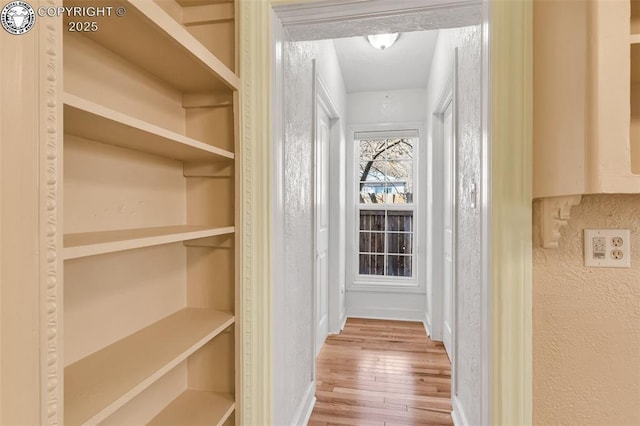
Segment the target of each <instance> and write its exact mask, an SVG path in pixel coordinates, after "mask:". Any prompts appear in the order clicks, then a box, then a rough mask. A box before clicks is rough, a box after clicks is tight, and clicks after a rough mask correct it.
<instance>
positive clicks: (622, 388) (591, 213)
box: [533, 195, 640, 425]
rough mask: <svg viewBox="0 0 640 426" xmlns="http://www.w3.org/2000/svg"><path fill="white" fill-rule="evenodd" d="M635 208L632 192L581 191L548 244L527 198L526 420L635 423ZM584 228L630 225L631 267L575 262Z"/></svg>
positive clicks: (638, 353) (638, 349) (639, 398)
mask: <svg viewBox="0 0 640 426" xmlns="http://www.w3.org/2000/svg"><path fill="white" fill-rule="evenodd" d="M638 212H640V195H591V196H585V197H583V201H582V203H580V204H579V205H578V206H576V207H574V208H573V209H572V210H571V220H570V221H569V224H568V225H567V227H566V228H564V229H563V230H562V232H561V234H562V237H561V238H560V241H559V248H558V249H557V250H555V249H543V248H541V243H540V241H541V236H540V225H539V224H540V216H539V205H538V204H537V203H535V204H534V252H533V255H534V256H533V262H534V263H533V274H534V275H533V278H534V287H533V304H534V305H533V306H534V308H533V348H534V349H533V397H534V401H533V410H534V413H533V415H534V424H538V425H559V424H562V425H638V424H640V219H639V216H638ZM585 228H630V229H631V265H632V267H631V268H630V269H610V268H586V267H585V266H583V237H582V235H583V229H585Z"/></svg>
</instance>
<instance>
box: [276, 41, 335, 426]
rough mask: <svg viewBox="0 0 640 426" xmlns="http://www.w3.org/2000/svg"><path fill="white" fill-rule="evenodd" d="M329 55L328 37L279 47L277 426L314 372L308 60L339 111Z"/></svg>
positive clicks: (287, 420)
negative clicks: (281, 118)
mask: <svg viewBox="0 0 640 426" xmlns="http://www.w3.org/2000/svg"><path fill="white" fill-rule="evenodd" d="M335 55H336V54H335V50H334V48H333V43H332V42H299V43H297V42H290V41H289V42H286V43H285V47H284V64H283V68H284V74H285V78H284V118H285V123H284V126H285V127H284V147H283V151H284V183H283V185H284V209H283V211H282V212H280V214H282V215H284V233H285V234H284V237H283V239H284V252H283V253H275V256H276V257H277V258H276V261H280V262H281V264H282V265H283V266H284V270H283V277H282V278H283V279H282V280H280V281H278V282H275V283H274V291H273V305H274V336H273V345H274V378H273V380H274V393H273V407H274V410H273V413H274V424H275V425H278V426H280V425H289V424H292V422H296V421H297V420H296V419H295V418H294V417H295V416H296V415H298V414H300V413H296V410H298V409H299V408H300V407H301V404H302V402H303V401H302V399H303V397H304V395H305V392H306V391H307V389H309V386H310V385H311V383H312V377H313V373H314V372H313V362H312V361H313V356H314V355H313V347H314V343H313V340H312V327H313V307H312V289H313V260H314V257H313V247H312V241H313V188H312V185H313V114H312V112H313V94H312V87H313V67H312V60H313V59H317V60H318V61H319V62H318V64H319V70H320V72H321V73H322V76H323V77H324V78H325V82H326V83H327V86H328V89H329V91H330V92H331V93H330V94H331V96H332V98H333V100H334V102H335V103H336V106H337V108H338V109H339V110H342V111H344V108H345V107H344V103H345V99H346V92H345V90H344V82H343V81H342V75H341V73H340V71H339V70H336V69H335V66H337V58H336V56H335ZM320 62H322V64H320ZM332 142H333V141H332ZM338 142H340V143H343V140H342V139H341V140H340V141H338ZM333 177H335V176H333ZM341 179H342V180H344V176H342V177H341ZM339 181H340V179H338V182H339ZM334 184H335V183H334ZM339 208H344V206H341V207H339ZM276 214H278V213H276ZM332 217H333V216H332ZM343 270H344V269H343ZM333 272H334V271H333ZM332 277H333V278H334V279H335V278H336V277H334V276H332ZM337 279H339V277H338V278H337ZM338 299H339V300H340V303H342V300H341V297H340V298H338ZM301 414H302V415H304V414H305V413H301Z"/></svg>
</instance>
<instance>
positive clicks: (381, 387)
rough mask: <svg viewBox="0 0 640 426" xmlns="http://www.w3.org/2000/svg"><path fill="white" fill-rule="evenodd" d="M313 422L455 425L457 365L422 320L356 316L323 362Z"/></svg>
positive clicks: (330, 342) (314, 425)
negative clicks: (453, 379)
mask: <svg viewBox="0 0 640 426" xmlns="http://www.w3.org/2000/svg"><path fill="white" fill-rule="evenodd" d="M316 398H317V402H316V405H315V407H314V409H313V413H312V415H311V419H310V421H309V426H321V425H322V426H324V425H330V424H331V425H333V424H342V425H345V424H346V425H367V426H370V425H371V426H373V425H380V426H386V425H428V424H446V425H451V424H452V420H451V415H450V414H449V413H450V412H451V365H450V363H449V359H448V358H447V355H446V353H445V351H444V346H443V345H442V343H440V342H433V341H431V339H429V337H428V336H427V335H426V333H425V331H424V327H423V325H422V324H421V323H419V322H405V321H386V320H384V321H383V320H369V319H355V318H350V319H348V320H347V324H346V326H345V328H344V331H343V332H342V334H340V335H335V336H329V337H328V338H327V340H326V342H325V344H324V346H323V347H322V350H321V351H320V355H319V356H318V362H317V390H316Z"/></svg>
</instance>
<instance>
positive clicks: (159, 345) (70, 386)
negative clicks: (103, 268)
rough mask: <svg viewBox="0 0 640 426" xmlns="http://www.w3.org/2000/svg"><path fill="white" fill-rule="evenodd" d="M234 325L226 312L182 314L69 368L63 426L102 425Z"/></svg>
mask: <svg viewBox="0 0 640 426" xmlns="http://www.w3.org/2000/svg"><path fill="white" fill-rule="evenodd" d="M114 314H117V312H114ZM233 322H234V317H233V315H231V314H229V313H226V312H219V311H214V310H210V309H196V308H186V309H182V310H180V311H178V312H176V313H175V314H173V315H170V316H168V317H166V318H164V319H162V320H160V321H158V322H156V323H154V324H152V325H150V326H148V327H146V328H144V329H142V330H140V331H138V332H137V333H134V334H132V335H130V336H128V337H126V338H124V339H122V340H120V341H118V342H116V343H114V344H112V345H109V346H107V347H106V348H104V349H101V350H100V351H98V352H96V353H94V354H92V355H89V356H87V357H86V358H83V359H81V360H80V361H78V362H75V363H73V364H71V365H69V366H68V367H67V368H65V369H64V381H65V390H64V400H65V407H64V412H65V424H68V425H77V424H85V423H92V424H94V423H98V422H100V421H102V420H104V419H105V418H106V417H107V416H109V415H110V414H112V413H114V412H115V411H116V410H117V409H118V408H120V407H122V406H123V405H124V404H125V403H126V402H128V401H130V400H131V399H132V398H133V397H135V396H136V395H138V394H139V393H140V392H142V391H143V390H144V389H146V388H147V387H148V386H149V385H151V384H152V383H153V382H155V381H156V380H158V379H159V378H160V377H162V376H163V375H164V374H165V373H167V372H168V371H169V370H171V369H172V368H174V367H175V366H177V365H178V364H179V363H181V362H182V361H184V360H185V359H187V357H189V356H190V355H191V354H193V353H194V352H195V351H197V350H198V349H199V348H201V347H202V346H203V345H205V344H206V343H207V342H209V341H210V340H211V339H213V338H214V337H215V336H217V335H218V334H220V333H221V332H222V331H223V330H224V329H226V328H227V327H229V326H230V325H231V324H233Z"/></svg>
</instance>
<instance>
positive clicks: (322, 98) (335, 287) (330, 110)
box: [272, 59, 343, 377]
mask: <svg viewBox="0 0 640 426" xmlns="http://www.w3.org/2000/svg"><path fill="white" fill-rule="evenodd" d="M312 69H313V88H312V90H313V95H312V99H313V116H312V123H313V135H312V137H313V157H312V162H313V174H312V178H311V179H312V188H313V199H314V208H313V212H312V216H313V238H312V240H313V246H312V250H311V253H312V265H313V288H312V294H311V304H312V307H311V308H312V310H313V324H312V331H311V334H312V339H313V348H314V351H313V360H312V365H313V371H314V377H315V369H316V358H315V357H316V355H317V354H318V353H319V352H320V348H318V347H317V341H318V312H317V309H316V307H317V300H316V295H317V294H318V292H317V288H318V283H317V281H316V278H317V276H318V274H317V272H318V271H317V264H316V245H317V237H318V236H317V229H318V224H317V217H318V212H317V206H318V203H317V191H318V187H317V181H316V177H317V175H318V170H317V168H316V166H317V162H316V158H317V156H318V141H317V139H316V136H317V134H318V132H317V130H318V122H317V119H318V115H317V114H318V107H319V106H320V107H322V108H323V109H324V110H325V112H326V113H327V115H328V116H329V119H330V120H331V122H330V123H329V126H330V129H329V150H331V145H332V142H333V141H334V138H335V136H336V132H334V129H335V126H336V125H337V120H339V119H340V112H339V110H338V107H337V106H336V103H335V102H334V100H333V98H332V97H331V93H330V92H329V88H328V86H327V83H326V82H325V80H324V78H323V77H322V75H321V74H320V71H319V70H318V62H317V59H313V60H312ZM285 77H286V75H285ZM330 158H331V151H329V158H328V159H327V160H329V159H330ZM278 173H282V170H274V174H278ZM329 178H330V177H329ZM331 189H332V188H331V187H329V188H328V191H327V195H328V197H329V199H328V200H326V202H327V203H329V215H331V194H332V193H335V192H336V191H332V190H331ZM334 202H335V200H334ZM282 213H283V214H282V216H284V211H283V212H282ZM327 220H329V223H331V217H329V218H327ZM335 228H337V226H336V225H334V226H332V227H330V229H329V241H328V247H327V251H328V267H329V269H330V270H331V269H333V268H339V264H338V262H340V261H343V259H340V258H339V257H338V256H336V253H334V251H336V250H337V248H338V247H337V246H336V245H335V239H336V238H338V236H337V235H335V233H336V229H335ZM272 238H273V239H274V240H276V239H277V240H284V232H282V233H280V234H275V235H273V236H272ZM332 242H334V244H333V245H332V244H331V243H332ZM327 292H328V295H327V304H328V305H327V331H330V329H331V327H330V325H331V324H332V323H333V322H335V321H336V320H335V318H334V317H337V316H339V310H336V309H335V304H336V302H338V301H339V300H340V284H339V282H337V281H336V280H332V279H329V286H328V288H327ZM332 296H334V297H333V298H332ZM332 302H333V303H332ZM332 307H333V308H334V309H331V308H332ZM338 308H339V306H338ZM332 320H333V321H332Z"/></svg>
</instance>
